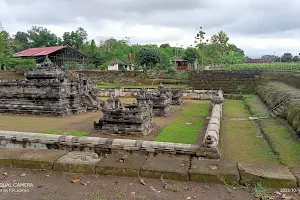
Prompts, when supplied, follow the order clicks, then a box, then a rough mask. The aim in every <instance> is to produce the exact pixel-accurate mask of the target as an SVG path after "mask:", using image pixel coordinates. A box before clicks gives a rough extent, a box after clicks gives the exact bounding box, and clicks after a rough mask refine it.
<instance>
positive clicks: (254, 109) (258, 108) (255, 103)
mask: <svg viewBox="0 0 300 200" xmlns="http://www.w3.org/2000/svg"><path fill="white" fill-rule="evenodd" d="M244 101H245V104H246V105H247V106H248V107H249V109H250V110H251V113H252V114H253V116H254V117H265V116H267V115H268V111H267V110H266V108H264V105H263V103H262V102H261V100H260V99H259V98H258V96H256V95H254V96H250V97H247V98H245V100H244Z"/></svg>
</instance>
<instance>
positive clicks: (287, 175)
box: [238, 163, 297, 188]
mask: <svg viewBox="0 0 300 200" xmlns="http://www.w3.org/2000/svg"><path fill="white" fill-rule="evenodd" d="M238 169H239V172H240V175H241V181H240V182H241V183H242V184H246V183H248V184H254V183H255V182H261V183H262V184H263V186H265V187H276V188H289V187H296V186H297V181H296V178H295V177H294V175H293V174H292V172H291V171H290V169H289V168H287V167H286V166H283V165H273V164H254V163H251V164H250V163H238Z"/></svg>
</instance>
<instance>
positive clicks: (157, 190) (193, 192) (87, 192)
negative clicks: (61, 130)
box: [0, 168, 255, 200]
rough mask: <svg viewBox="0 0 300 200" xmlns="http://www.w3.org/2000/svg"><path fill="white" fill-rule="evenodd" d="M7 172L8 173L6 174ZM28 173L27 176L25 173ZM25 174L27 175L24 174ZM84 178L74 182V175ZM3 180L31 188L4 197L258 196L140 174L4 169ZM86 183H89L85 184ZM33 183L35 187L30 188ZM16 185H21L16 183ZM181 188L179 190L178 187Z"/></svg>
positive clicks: (214, 199)
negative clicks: (111, 174) (134, 175)
mask: <svg viewBox="0 0 300 200" xmlns="http://www.w3.org/2000/svg"><path fill="white" fill-rule="evenodd" d="M3 173H7V176H4V175H3ZM24 173H25V174H26V175H25V174H24ZM21 175H25V176H21ZM77 177H79V178H80V181H79V182H77V183H72V182H71V180H74V178H77ZM0 179H1V180H0V183H1V184H2V185H3V184H4V183H11V184H12V186H13V183H29V184H28V186H29V187H11V189H10V190H9V188H10V187H6V188H4V189H7V190H8V192H4V191H3V189H2V192H1V195H0V200H11V199H12V200H14V199H16V200H20V199H22V200H104V199H105V200H119V199H122V200H163V199H172V200H186V199H191V200H192V199H201V200H221V199H222V200H252V199H255V198H254V196H253V195H252V194H251V192H250V191H249V190H248V189H245V188H241V187H238V186H236V187H233V186H225V185H221V184H206V183H196V182H178V181H168V180H165V181H167V184H170V185H175V186H174V187H173V189H172V190H171V189H164V187H163V183H162V182H161V181H160V180H158V179H148V178H147V179H146V178H145V179H144V181H145V183H146V185H142V184H140V183H139V179H138V178H137V177H115V176H98V175H78V174H67V173H58V172H50V171H31V170H28V169H12V168H0ZM14 180H15V181H14ZM84 183H86V185H84ZM31 184H32V187H30V186H31ZM15 186H17V185H16V184H15ZM174 188H175V190H177V191H175V190H174Z"/></svg>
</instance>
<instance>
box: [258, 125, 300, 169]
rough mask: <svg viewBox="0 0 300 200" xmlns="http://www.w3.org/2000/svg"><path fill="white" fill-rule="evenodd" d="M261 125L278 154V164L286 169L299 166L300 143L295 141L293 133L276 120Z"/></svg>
mask: <svg viewBox="0 0 300 200" xmlns="http://www.w3.org/2000/svg"><path fill="white" fill-rule="evenodd" d="M261 124H262V127H263V130H264V132H265V134H266V135H267V136H268V138H269V140H270V141H271V145H272V146H273V148H274V150H275V152H277V153H278V154H279V160H280V162H281V163H282V164H284V165H286V166H288V167H291V166H300V141H297V140H296V138H295V136H294V135H293V133H291V132H290V131H289V130H288V128H287V127H285V126H284V125H282V124H281V123H280V122H278V121H277V120H276V119H275V120H271V119H270V120H263V121H262V123H261Z"/></svg>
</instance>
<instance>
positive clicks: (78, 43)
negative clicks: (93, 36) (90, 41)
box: [62, 27, 88, 50]
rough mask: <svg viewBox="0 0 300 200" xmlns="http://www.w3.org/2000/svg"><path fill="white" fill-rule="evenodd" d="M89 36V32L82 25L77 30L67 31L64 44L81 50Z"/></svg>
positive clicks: (64, 35)
mask: <svg viewBox="0 0 300 200" xmlns="http://www.w3.org/2000/svg"><path fill="white" fill-rule="evenodd" d="M87 36H88V34H87V32H86V31H85V30H84V29H83V28H82V27H79V28H78V29H77V30H76V31H72V32H65V33H64V34H63V37H62V40H63V44H64V45H69V46H70V47H71V48H73V49H76V50H80V49H82V48H83V46H84V42H86V40H87Z"/></svg>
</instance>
